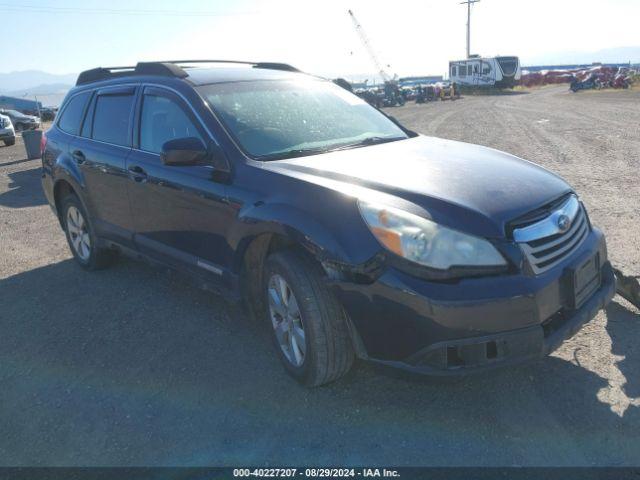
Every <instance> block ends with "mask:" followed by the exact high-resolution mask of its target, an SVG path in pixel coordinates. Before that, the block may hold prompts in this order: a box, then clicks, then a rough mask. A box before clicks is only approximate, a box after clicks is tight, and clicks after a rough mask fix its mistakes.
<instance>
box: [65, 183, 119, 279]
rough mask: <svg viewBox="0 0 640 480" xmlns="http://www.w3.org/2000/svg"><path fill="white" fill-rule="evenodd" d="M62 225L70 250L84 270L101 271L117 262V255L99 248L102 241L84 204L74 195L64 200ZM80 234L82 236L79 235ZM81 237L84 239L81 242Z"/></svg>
mask: <svg viewBox="0 0 640 480" xmlns="http://www.w3.org/2000/svg"><path fill="white" fill-rule="evenodd" d="M77 214H79V215H80V218H78V217H77ZM74 219H75V220H74ZM62 223H63V225H64V232H65V235H66V237H67V243H68V244H69V249H70V250H71V253H72V254H73V258H75V260H76V262H78V264H79V265H80V266H81V267H82V268H84V269H85V270H101V269H103V268H106V267H108V266H109V265H111V264H112V263H113V262H114V261H115V256H116V255H115V252H114V251H113V250H108V249H105V248H101V247H100V246H99V245H100V241H99V238H98V237H97V236H96V234H95V230H94V228H93V223H92V221H91V217H90V216H89V215H87V212H86V211H85V209H84V207H83V206H82V203H81V202H80V200H79V199H78V197H77V196H76V195H74V194H71V195H67V196H66V197H65V198H64V199H63V200H62ZM78 232H82V234H81V235H79V233H78ZM81 237H82V239H81V240H79V239H80V238H81ZM85 240H86V242H85Z"/></svg>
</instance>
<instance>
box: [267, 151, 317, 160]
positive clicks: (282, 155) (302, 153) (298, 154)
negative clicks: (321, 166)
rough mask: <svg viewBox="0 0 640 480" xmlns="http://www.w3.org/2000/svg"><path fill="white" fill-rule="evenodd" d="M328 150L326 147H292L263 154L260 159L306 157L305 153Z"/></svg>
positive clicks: (313, 153) (312, 153) (315, 153)
mask: <svg viewBox="0 0 640 480" xmlns="http://www.w3.org/2000/svg"><path fill="white" fill-rule="evenodd" d="M328 151H329V150H327V149H326V148H294V149H293V150H285V151H284V152H277V153H272V154H269V155H264V156H263V157H262V158H261V160H284V159H286V158H293V157H306V156H307V155H318V154H320V153H326V152H328Z"/></svg>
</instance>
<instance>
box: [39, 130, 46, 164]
mask: <svg viewBox="0 0 640 480" xmlns="http://www.w3.org/2000/svg"><path fill="white" fill-rule="evenodd" d="M46 148H47V135H46V133H45V132H42V138H41V139H40V158H44V150H45V149H46Z"/></svg>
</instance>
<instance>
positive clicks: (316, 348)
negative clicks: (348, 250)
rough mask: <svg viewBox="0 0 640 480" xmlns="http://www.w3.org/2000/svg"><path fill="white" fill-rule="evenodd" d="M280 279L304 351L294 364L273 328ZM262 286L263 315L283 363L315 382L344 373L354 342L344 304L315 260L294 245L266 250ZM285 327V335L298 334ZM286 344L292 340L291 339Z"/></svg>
mask: <svg viewBox="0 0 640 480" xmlns="http://www.w3.org/2000/svg"><path fill="white" fill-rule="evenodd" d="M278 277H279V278H281V279H283V280H284V281H285V282H286V284H287V287H289V290H290V292H291V294H292V295H293V297H290V302H291V303H290V305H291V304H292V303H293V302H292V301H291V298H294V299H295V301H296V303H297V306H298V307H299V309H298V310H299V326H300V325H301V326H302V327H303V331H304V337H303V339H304V357H303V359H302V360H301V363H300V364H295V362H294V361H292V360H291V358H290V356H288V355H287V354H286V353H285V349H284V347H282V346H281V343H286V342H282V337H280V339H279V337H278V335H277V334H276V326H275V325H276V323H277V319H274V318H275V317H277V316H278V314H277V313H276V314H275V315H274V312H275V310H274V309H273V303H272V302H273V300H272V298H271V297H272V296H273V295H274V289H273V288H272V287H273V286H274V284H275V285H278V283H277V280H275V281H274V279H277V278H278ZM263 292H264V295H265V296H266V306H267V308H266V314H265V316H266V319H267V322H268V324H269V327H270V331H271V336H272V339H273V342H274V345H275V348H276V351H277V352H278V355H279V357H280V360H281V361H282V363H283V365H284V367H285V369H286V370H287V372H288V373H289V374H290V375H291V376H292V377H293V378H295V379H296V380H297V381H298V382H300V383H302V384H303V385H306V386H310V387H313V386H318V385H323V384H325V383H329V382H332V381H334V380H337V379H338V378H340V377H342V376H343V375H345V374H346V373H347V372H348V371H349V369H350V368H351V365H352V364H353V360H354V350H353V344H352V342H351V336H350V335H349V330H348V326H347V319H346V315H345V313H344V310H343V308H342V306H341V305H340V303H339V302H338V300H337V299H336V298H335V296H334V295H333V294H332V293H331V292H330V291H329V289H328V288H327V286H326V285H325V283H324V279H323V276H322V271H321V269H320V267H319V266H318V265H316V264H315V263H313V262H312V261H310V260H308V259H307V258H305V257H304V256H302V255H301V254H299V253H296V252H294V251H283V252H278V253H275V254H273V255H270V256H269V258H268V259H267V262H266V269H265V278H264V281H263ZM294 329H297V330H299V328H298V327H293V329H291V330H289V337H291V336H293V337H294V338H299V336H298V337H297V336H296V334H295V333H293V335H292V333H291V332H293V331H294ZM290 345H291V344H290Z"/></svg>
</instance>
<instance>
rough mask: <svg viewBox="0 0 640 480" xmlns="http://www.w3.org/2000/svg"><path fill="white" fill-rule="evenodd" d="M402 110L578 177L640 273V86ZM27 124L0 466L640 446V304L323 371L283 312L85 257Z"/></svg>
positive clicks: (0, 406)
mask: <svg viewBox="0 0 640 480" xmlns="http://www.w3.org/2000/svg"><path fill="white" fill-rule="evenodd" d="M390 112H391V113H392V114H393V115H395V116H397V118H398V119H400V120H401V121H403V122H405V123H406V124H407V125H408V126H410V127H412V128H414V129H416V130H418V131H420V132H423V133H426V134H432V135H437V136H442V137H447V138H453V139H458V140H464V141H469V142H475V143H480V144H484V145H488V146H491V147H495V148H498V149H502V150H506V151H509V152H512V153H515V154H516V155H519V156H522V157H525V158H528V159H530V160H532V161H534V162H537V163H540V164H542V165H543V166H545V167H549V168H551V169H553V170H555V171H556V172H558V173H560V174H561V175H563V176H564V177H565V178H566V179H568V180H569V181H570V182H571V183H572V184H573V185H574V186H575V187H576V189H577V190H578V192H579V193H580V195H581V196H582V198H583V199H584V201H585V203H586V204H587V207H588V208H589V211H590V214H591V218H592V221H593V222H594V223H595V224H597V225H599V226H601V227H603V228H604V230H605V233H606V234H607V238H608V243H609V251H610V255H611V257H612V258H613V260H614V262H615V263H616V264H617V265H619V266H622V268H623V269H624V270H625V271H626V272H628V273H634V274H638V273H640V253H639V252H640V248H639V247H640V226H639V225H638V211H639V208H638V203H639V200H640V183H639V182H638V168H639V159H640V92H597V93H589V92H581V93H580V94H578V95H570V94H568V93H566V92H565V88H564V87H562V88H547V89H542V90H538V91H535V92H533V93H530V94H514V95H508V96H497V97H468V98H465V99H462V100H460V101H457V102H446V103H440V102H438V103H435V104H427V105H407V106H406V107H403V108H397V109H391V110H390ZM24 157H25V155H24V147H23V145H22V142H21V140H19V141H18V143H17V144H16V146H14V147H0V246H1V248H2V253H1V254H0V386H1V389H0V432H1V434H0V465H102V466H112V465H113V466H118V465H216V464H225V465H263V464H270V465H292V464H314V465H326V464H330V465H348V464H359V465H407V466H419V465H439V466H444V465H491V466H505V465H636V466H637V465H640V344H639V342H638V339H640V313H639V312H638V311H637V310H635V309H634V308H633V307H632V306H630V305H629V304H628V303H626V302H624V300H622V299H620V298H619V297H616V299H615V301H614V302H613V303H612V304H611V305H610V307H609V308H608V309H607V310H606V311H605V312H602V313H600V314H599V315H598V316H597V318H596V319H595V320H593V321H592V322H591V323H589V324H588V325H587V326H585V327H584V328H583V329H582V330H581V331H580V332H579V333H578V334H577V335H576V336H575V337H574V338H573V339H571V340H570V341H568V342H566V343H565V344H564V345H563V347H562V348H561V349H560V350H559V351H558V352H556V353H555V354H554V355H553V356H552V357H550V358H547V359H545V360H543V361H540V362H538V363H536V364H533V365H528V366H524V367H520V368H517V369H513V370H503V371H499V372H496V373H493V374H491V375H483V376H476V377H472V378H467V379H463V380H460V381H455V382H450V381H447V382H444V381H435V380H426V379H421V378H414V377H410V378H404V377H398V376H396V375H395V374H392V373H391V372H387V371H383V370H379V369H376V368H373V367H371V366H369V365H363V364H358V365H357V366H356V368H354V370H353V371H352V372H351V374H349V375H348V376H347V377H346V378H345V379H343V380H341V381H339V382H337V383H335V384H332V385H329V386H327V387H323V388H319V389H315V390H307V389H304V388H302V387H299V386H298V385H297V384H296V383H294V382H293V381H292V380H290V379H289V378H288V377H287V376H286V375H285V374H284V372H283V370H282V368H281V367H280V365H279V363H278V360H277V358H276V356H275V354H274V352H273V350H272V347H271V345H270V343H269V341H268V338H267V331H266V330H265V329H264V328H263V327H261V326H259V325H256V324H254V323H252V322H251V321H250V320H248V318H247V317H246V316H245V315H244V314H243V312H242V310H241V309H239V308H238V307H235V306H233V305H230V304H228V303H227V302H226V301H225V300H224V299H222V298H220V297H216V296H214V295H212V294H210V293H208V292H206V291H202V290H199V289H196V288H194V287H193V286H192V285H191V284H190V283H189V282H188V281H187V280H185V279H184V278H183V277H181V276H180V275H177V274H173V273H169V272H165V271H160V270H157V269H153V268H151V267H148V266H146V265H144V264H140V263H136V262H133V261H129V260H122V261H120V262H119V263H118V264H117V265H116V266H115V267H114V268H112V269H110V270H106V271H103V272H99V273H87V272H84V271H82V270H80V269H79V268H77V267H76V266H75V265H74V263H73V262H72V261H71V260H70V254H69V252H68V250H67V246H66V243H65V240H64V236H63V234H62V232H61V230H60V228H59V226H58V224H57V222H56V219H55V218H54V216H53V215H52V213H51V211H50V209H49V207H48V206H47V205H46V202H45V199H44V196H43V195H42V193H41V189H40V184H39V182H40V169H39V161H27V160H25V159H24Z"/></svg>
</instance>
